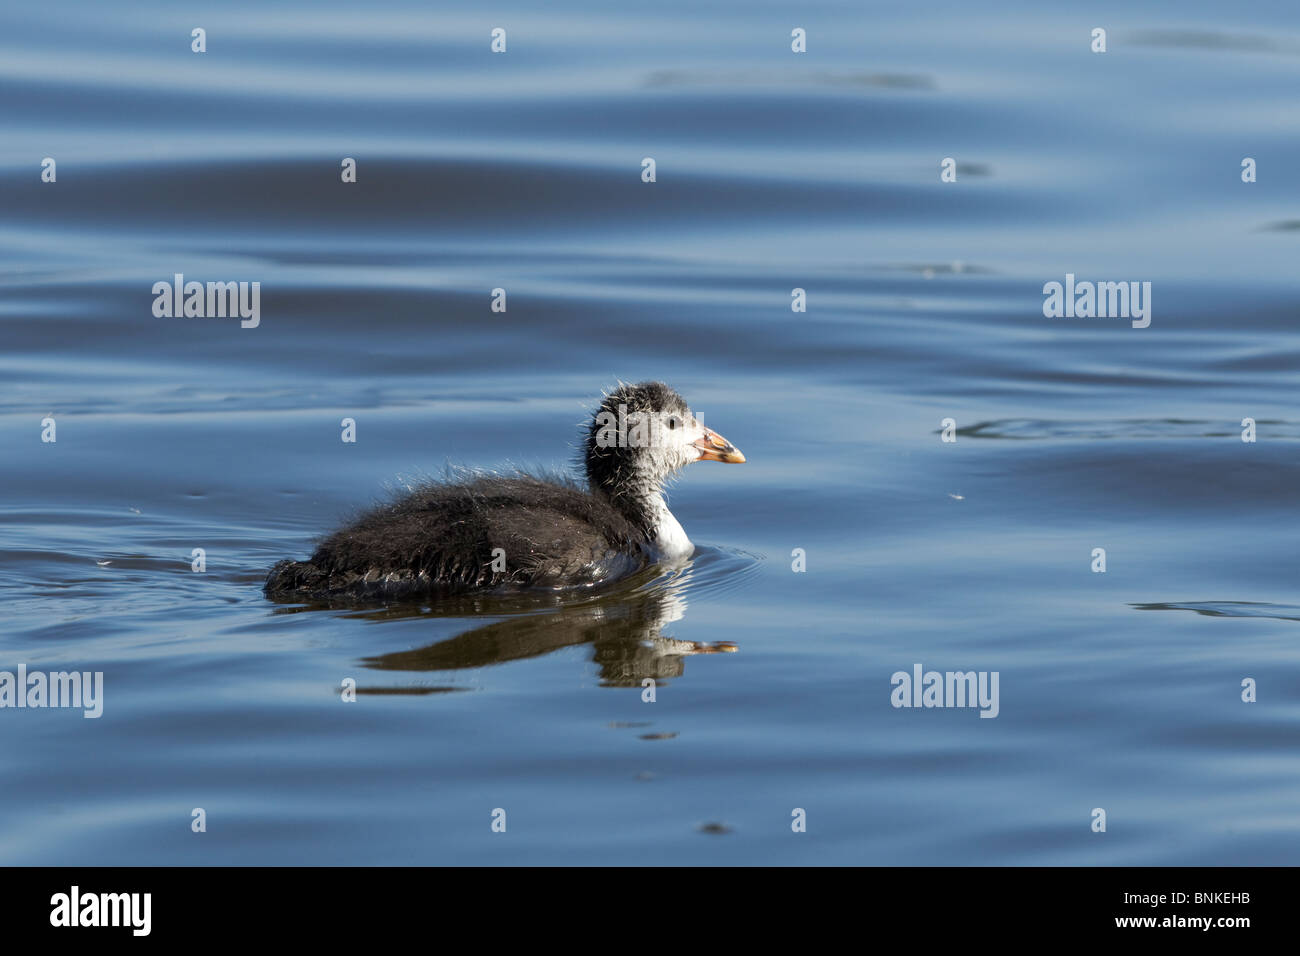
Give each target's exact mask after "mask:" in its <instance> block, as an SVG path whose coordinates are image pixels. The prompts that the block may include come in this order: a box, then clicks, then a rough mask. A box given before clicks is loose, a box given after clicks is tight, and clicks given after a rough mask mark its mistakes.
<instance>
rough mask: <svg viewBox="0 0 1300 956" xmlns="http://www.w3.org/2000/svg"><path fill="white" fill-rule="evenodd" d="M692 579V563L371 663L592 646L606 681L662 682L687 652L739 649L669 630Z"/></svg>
mask: <svg viewBox="0 0 1300 956" xmlns="http://www.w3.org/2000/svg"><path fill="white" fill-rule="evenodd" d="M688 579H689V562H687V563H684V564H683V565H682V566H681V567H680V568H679V570H678V571H677V572H675V573H674V574H672V575H671V576H670V577H669V578H668V579H667V580H665V581H658V582H655V583H653V584H650V585H648V586H646V585H638V586H635V587H631V588H627V589H624V590H623V591H621V592H617V593H605V594H602V595H601V596H600V597H598V598H593V599H589V600H584V601H580V602H577V603H570V604H563V605H561V606H560V607H558V608H555V609H552V610H548V611H542V612H538V613H532V614H516V615H515V616H512V617H507V618H505V619H504V620H499V621H495V622H493V623H491V624H487V625H484V626H481V627H476V628H473V629H472V630H468V631H465V632H464V633H462V634H459V635H457V636H456V637H452V638H449V639H447V640H444V641H439V642H438V643H436V644H431V645H429V646H428V647H422V648H419V649H418V650H405V651H395V652H393V653H391V654H383V655H380V656H378V657H370V658H367V659H366V661H365V663H366V665H367V666H368V667H372V668H375V669H377V670H396V671H448V670H461V669H464V668H475V667H484V666H487V665H489V664H499V663H502V662H505V661H513V660H521V659H524V658H529V657H538V656H540V655H542V654H548V653H550V652H551V651H555V650H559V649H560V648H564V647H572V646H576V645H580V644H591V645H592V650H593V658H594V660H595V661H596V663H597V665H598V666H599V668H600V678H601V683H602V684H603V685H605V686H609V687H629V686H640V683H641V681H642V680H643V679H644V678H647V677H651V678H654V679H655V680H656V681H660V680H666V679H668V678H672V677H681V676H682V674H683V669H684V665H685V659H686V658H687V657H688V656H690V655H693V654H712V653H718V652H725V651H734V650H735V649H736V647H735V645H734V644H731V643H729V642H725V643H717V644H706V643H702V642H698V641H682V640H677V639H675V638H673V637H670V636H667V635H665V634H663V629H664V628H665V627H666V626H667V625H669V624H671V623H673V622H675V621H678V620H681V618H682V616H683V615H684V614H685V612H686V598H685V583H686V581H687V580H688ZM493 610H498V608H496V607H493V606H492V605H491V604H489V605H487V606H484V605H483V604H482V602H478V612H479V613H483V612H486V613H492V611H493Z"/></svg>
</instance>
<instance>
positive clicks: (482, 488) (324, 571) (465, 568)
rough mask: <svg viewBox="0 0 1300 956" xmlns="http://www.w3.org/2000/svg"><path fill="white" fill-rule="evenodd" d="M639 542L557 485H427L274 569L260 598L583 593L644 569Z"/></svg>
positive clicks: (617, 520)
mask: <svg viewBox="0 0 1300 956" xmlns="http://www.w3.org/2000/svg"><path fill="white" fill-rule="evenodd" d="M645 541H646V536H645V533H644V532H643V531H642V530H640V529H639V528H638V527H637V526H635V525H634V524H633V523H632V522H631V521H629V520H628V519H627V518H625V517H624V516H623V515H622V514H621V513H620V512H619V511H618V510H617V509H615V508H614V507H613V506H612V505H611V504H610V503H609V501H608V499H606V498H605V497H604V496H603V495H598V494H597V495H593V494H591V493H589V492H588V491H587V490H586V489H584V488H582V487H580V486H578V485H577V484H575V483H573V482H571V481H568V480H564V479H543V478H538V477H533V476H531V475H517V476H499V475H476V476H473V477H471V478H469V479H468V480H465V481H460V482H454V483H443V482H432V483H429V484H426V485H423V486H421V487H419V488H416V489H415V490H413V491H411V492H410V493H408V494H406V495H404V496H402V497H400V498H398V499H396V500H394V501H392V502H390V503H388V504H385V505H381V506H379V507H377V508H373V509H371V510H370V511H368V512H366V513H365V514H363V515H361V516H359V517H358V518H356V519H355V520H354V521H352V522H351V523H350V524H349V525H347V526H346V527H344V528H343V529H341V530H339V531H337V532H335V533H334V534H332V535H330V536H329V537H328V538H326V539H325V540H324V541H322V542H321V544H320V545H319V547H318V548H317V549H316V552H315V553H314V554H313V555H312V556H311V558H310V559H309V560H308V561H281V562H280V563H279V564H277V565H276V566H275V567H274V568H272V569H271V574H270V576H269V577H268V579H267V582H266V592H267V594H269V595H270V596H272V597H282V598H296V599H314V600H322V599H324V600H328V599H367V600H373V599H385V600H400V599H412V598H419V597H423V596H437V595H446V594H457V593H465V592H467V591H489V590H498V589H508V588H530V587H531V588H556V587H583V586H590V585H593V584H599V583H603V582H605V581H610V580H614V579H616V578H619V577H623V576H625V575H627V574H631V573H633V572H634V571H637V570H639V569H640V568H642V567H644V566H645V565H646V564H647V563H649V560H648V558H647V557H646V556H645V553H644V549H643V547H642V546H643V544H644V543H645Z"/></svg>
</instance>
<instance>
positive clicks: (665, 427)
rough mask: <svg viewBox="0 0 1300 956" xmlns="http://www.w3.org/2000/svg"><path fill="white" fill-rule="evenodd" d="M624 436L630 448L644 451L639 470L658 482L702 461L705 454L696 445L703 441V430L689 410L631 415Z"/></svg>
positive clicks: (638, 461) (635, 413)
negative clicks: (695, 462)
mask: <svg viewBox="0 0 1300 956" xmlns="http://www.w3.org/2000/svg"><path fill="white" fill-rule="evenodd" d="M624 434H625V435H626V442H627V444H628V445H629V446H631V447H634V448H639V449H641V454H640V455H638V456H637V458H636V459H635V460H636V461H637V470H638V471H639V472H640V473H641V474H643V475H645V476H647V477H650V478H653V479H656V480H658V479H661V478H667V477H668V476H669V475H671V474H672V473H673V472H675V471H678V470H679V469H681V468H685V467H686V466H687V465H689V464H690V463H691V462H693V461H699V460H700V456H701V454H703V453H702V452H701V451H700V449H699V448H696V447H695V442H697V441H698V440H700V439H701V438H703V437H704V426H703V425H701V424H700V422H699V420H698V419H696V417H695V416H694V414H692V413H691V412H690V411H689V410H688V411H687V412H685V413H684V414H682V413H677V412H632V413H629V414H628V416H627V418H626V430H625V433H624Z"/></svg>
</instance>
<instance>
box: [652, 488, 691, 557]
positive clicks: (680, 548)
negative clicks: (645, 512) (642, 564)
mask: <svg viewBox="0 0 1300 956" xmlns="http://www.w3.org/2000/svg"><path fill="white" fill-rule="evenodd" d="M650 510H651V513H652V514H653V515H654V528H655V534H654V548H655V551H657V552H658V554H659V557H661V558H670V559H671V558H687V557H690V555H691V552H693V551H694V550H695V545H693V544H691V539H690V538H688V537H686V531H685V529H684V528H682V525H681V522H680V521H678V520H677V519H676V518H675V517H673V513H672V512H671V511H669V510H668V505H667V503H665V502H664V497H663V495H655V496H654V497H653V498H652V499H651V500H650Z"/></svg>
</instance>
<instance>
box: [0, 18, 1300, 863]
mask: <svg viewBox="0 0 1300 956" xmlns="http://www.w3.org/2000/svg"><path fill="white" fill-rule="evenodd" d="M195 27H203V28H204V29H205V30H206V31H207V52H206V53H203V54H196V53H193V52H191V49H190V43H191V37H190V31H191V30H192V29H193V28H195ZM494 27H503V28H505V29H506V31H507V52H506V53H504V54H493V53H492V52H491V51H490V49H489V44H490V33H491V30H492V29H493V28H494ZM795 27H802V28H804V29H805V30H806V31H807V36H808V41H807V42H808V51H807V52H806V53H804V54H795V53H792V52H791V50H790V42H791V40H790V31H791V30H792V29H793V28H795ZM1094 27H1104V28H1105V29H1106V30H1107V41H1108V49H1107V52H1106V53H1104V54H1100V53H1094V52H1092V51H1091V50H1090V43H1091V39H1090V34H1091V31H1092V29H1093V28H1094ZM1298 83H1300V11H1298V10H1297V8H1296V7H1295V5H1294V4H1293V3H1264V2H1239V3H1234V4H1231V5H1227V6H1225V5H1223V4H1219V3H1209V2H1180V3H1172V2H1169V3H1156V4H1147V5H1143V6H1142V8H1140V9H1139V8H1135V7H1134V5H1133V4H1130V3H1121V2H1114V0H1107V2H1100V3H1089V4H1074V5H1068V6H1067V5H1059V6H1058V5H1044V4H1042V3H1036V2H1023V3H1022V2H1006V0H1002V2H1000V3H998V4H996V5H971V4H966V3H959V2H956V0H939V2H934V3H927V4H909V5H895V4H888V5H886V4H862V3H849V2H844V3H818V4H816V5H814V6H812V7H809V6H807V5H793V4H785V3H770V2H755V0H746V2H743V3H742V2H734V3H731V2H728V3H720V2H713V3H708V4H699V3H683V2H667V3H659V4H654V5H652V6H644V5H642V6H619V7H611V6H609V5H607V4H601V3H594V2H573V0H562V2H555V3H548V4H546V5H544V7H538V6H536V5H529V4H522V3H510V2H506V3H499V4H494V5H492V6H491V8H490V9H488V8H484V7H483V6H482V5H480V4H460V5H457V4H430V3H425V2H419V3H417V2H410V3H404V2H394V0H386V2H383V3H379V4H370V5H360V6H357V5H353V4H344V3H337V2H324V3H321V2H313V3H307V2H303V0H294V2H289V3H281V4H275V5H270V6H268V5H266V4H262V3H230V4H223V5H220V6H217V7H202V8H185V7H178V6H177V5H176V4H174V3H162V2H159V3H142V2H135V3H131V4H113V5H104V4H98V3H91V2H88V0H79V2H47V3H44V4H28V5H23V6H17V5H9V6H7V7H6V8H4V10H3V11H0V382H2V383H3V387H2V388H0V488H3V495H0V608H2V611H0V670H8V671H14V670H16V668H17V667H18V666H19V665H20V664H22V665H25V666H26V667H27V668H28V669H29V670H43V671H59V670H69V669H76V670H82V671H92V672H93V671H102V672H103V674H104V697H103V715H102V717H100V718H98V719H85V718H83V717H82V714H81V712H80V711H78V710H71V709H63V710H56V709H22V710H19V709H0V774H3V779H4V781H5V786H4V787H3V788H0V862H3V863H9V864H117V863H126V864H157V863H170V864H176V863H179V864H235V863H239V864H246V863H263V864H280V863H312V864H316V863H348V864H446V863H453V864H465V863H525V864H533V863H573V864H631V865H640V864H646V863H677V864H681V863H686V864H715V863H744V864H750V863H802V864H813V863H826V864H858V863H873V864H965V863H980V864H1121V865H1123V864H1256V863H1259V864H1262V863H1268V864H1286V863H1295V862H1296V861H1297V859H1298V854H1300V760H1297V757H1296V743H1297V740H1298V739H1300V556H1298V555H1297V542H1298V540H1300V538H1298V535H1297V523H1296V514H1297V510H1296V494H1297V488H1300V463H1298V462H1297V452H1298V451H1300V414H1298V413H1297V411H1296V408H1295V402H1294V399H1295V395H1296V387H1297V385H1300V374H1298V372H1297V369H1298V367H1300V331H1298V330H1297V325H1298V324H1300V313H1298V308H1300V288H1298V287H1297V279H1296V269H1295V265H1296V261H1297V255H1298V254H1300V177H1297V175H1296V172H1297V162H1298V160H1297V157H1300V135H1298V133H1297V131H1298V130H1300V99H1297V97H1296V90H1297V88H1298V86H1297V84H1298ZM46 157H49V158H52V159H54V160H55V161H56V164H57V166H56V170H57V173H56V175H57V178H56V181H55V182H53V183H46V182H42V181H41V163H42V160H43V159H44V158H46ZM344 157H352V158H354V159H356V161H357V182H355V183H351V184H344V183H342V182H341V177H340V164H341V162H342V160H343V158H344ZM646 157H651V158H653V159H654V160H655V161H656V181H655V182H654V183H644V182H642V180H641V172H642V160H643V159H644V158H646ZM945 157H952V158H954V159H955V160H956V163H957V180H956V182H950V183H945V182H941V179H940V164H941V161H942V160H943V159H944V158H945ZM1245 157H1251V158H1253V159H1254V160H1255V161H1256V163H1257V169H1258V180H1257V181H1256V182H1254V183H1243V182H1242V179H1241V162H1242V159H1243V158H1245ZM176 273H183V274H184V275H185V276H186V278H187V279H193V280H199V281H207V280H213V281H250V282H251V281H257V282H260V283H261V286H260V288H261V311H260V324H258V326H257V327H256V328H241V327H240V323H239V321H238V320H237V319H230V318H224V319H222V318H193V317H191V318H159V317H155V316H154V314H153V312H152V304H153V299H154V296H153V294H152V292H151V289H152V286H153V284H154V283H155V282H158V281H165V282H170V281H171V279H172V276H173V275H174V274H176ZM1067 273H1070V274H1074V275H1076V276H1077V277H1078V278H1079V279H1080V280H1095V281H1129V280H1132V281H1146V282H1150V283H1151V288H1152V293H1151V319H1152V321H1151V324H1150V326H1149V327H1148V328H1145V329H1135V328H1133V327H1132V326H1131V324H1130V322H1129V321H1127V320H1116V319H1095V318H1094V319H1086V318H1076V319H1065V318H1060V319H1053V318H1046V317H1044V314H1043V300H1044V294H1043V286H1044V284H1045V283H1047V282H1051V281H1062V282H1063V281H1064V278H1065V275H1066V274H1067ZM796 287H797V288H802V289H805V290H806V294H807V311H806V312H804V313H795V312H792V311H791V290H792V289H794V288H796ZM495 288H504V289H505V290H507V294H508V311H506V312H505V313H496V312H493V311H492V310H491V308H490V305H491V297H492V290H493V289H495ZM651 378H654V379H662V380H664V381H667V382H669V383H671V384H672V385H674V386H675V387H676V388H678V389H679V390H680V391H681V392H682V393H683V394H684V395H685V396H686V398H687V399H688V400H689V401H690V402H691V404H692V406H693V407H694V408H695V409H696V411H698V412H699V413H701V414H702V415H703V416H704V419H705V421H706V422H707V423H708V424H709V425H710V426H712V427H714V428H716V429H717V430H719V431H720V432H722V433H723V434H725V435H726V436H727V437H728V438H730V439H731V440H732V441H734V442H735V443H736V444H737V445H738V446H739V447H740V448H741V449H742V450H743V451H744V453H745V455H746V456H747V458H748V463H747V464H745V465H743V466H731V465H728V466H722V465H716V464H706V463H702V464H699V465H695V466H692V467H691V469H689V472H688V473H687V474H686V475H685V476H684V477H683V479H682V480H681V481H680V482H679V483H678V484H677V485H675V487H674V490H673V493H672V498H671V503H672V507H673V510H674V512H675V514H676V515H677V516H678V518H679V519H680V520H681V521H682V523H683V525H684V526H685V527H686V529H687V530H688V532H689V533H690V534H691V536H692V538H693V539H694V540H695V542H696V543H697V545H698V551H697V554H696V556H695V558H694V560H693V562H692V563H691V564H690V565H689V566H688V567H687V568H685V569H681V570H678V571H675V572H664V573H661V574H654V573H651V574H650V575H647V576H644V577H642V578H639V579H636V580H634V581H630V582H627V583H626V584H624V585H622V586H620V587H617V588H612V589H610V590H609V591H608V592H607V593H599V594H595V595H590V594H589V595H584V596H580V597H576V598H571V599H566V600H559V601H556V600H553V599H552V600H545V599H540V598H539V599H537V600H535V601H531V602H530V601H510V602H501V601H490V600H489V601H481V602H456V603H453V604H447V605H442V606H413V607H389V608H357V609H351V610H348V609H336V610H328V609H306V608H301V607H295V606H292V605H276V604H272V603H270V602H268V601H267V600H266V599H265V597H264V596H263V595H262V594H261V591H260V585H261V582H262V580H263V579H264V577H265V574H266V571H267V569H268V568H269V567H270V566H271V565H272V564H273V563H274V562H275V561H277V560H279V559H281V558H283V557H288V556H292V557H297V558H301V557H303V556H305V555H306V554H308V553H309V552H310V550H311V547H312V542H313V541H314V540H315V539H316V538H317V537H318V536H320V535H322V534H324V533H326V532H328V531H330V530H332V528H333V527H335V526H336V525H337V524H338V523H339V522H340V521H341V520H343V519H344V518H346V517H347V516H348V515H349V514H351V513H352V512H353V511H354V510H355V509H357V508H359V507H362V506H365V505H367V504H369V503H370V502H372V501H374V500H376V499H377V498H379V497H380V496H382V495H383V494H384V493H386V491H388V490H391V489H394V488H400V487H402V486H403V485H404V484H405V483H408V482H410V481H411V480H413V479H415V478H417V477H418V476H420V475H424V474H437V473H438V472H439V471H440V470H441V469H442V468H443V467H444V466H445V465H447V464H463V465H473V466H483V467H500V466H507V465H524V466H541V467H560V468H564V467H568V466H569V464H570V462H571V458H572V454H573V448H574V442H575V441H576V438H577V435H578V425H579V423H581V422H582V421H583V420H584V418H585V417H586V416H587V415H588V413H589V411H590V409H591V408H592V405H593V403H594V401H595V400H596V399H597V398H598V396H599V394H600V391H601V389H602V388H605V387H608V386H610V385H612V384H614V383H615V382H616V381H617V380H618V379H624V380H629V381H635V380H642V379H651ZM47 418H53V419H54V421H55V423H56V429H57V431H56V434H57V440H56V441H55V442H52V443H51V442H43V441H42V440H41V435H42V430H43V425H42V421H43V420H44V419H47ZM344 418H352V419H354V421H355V422H356V428H357V441H356V442H355V443H344V442H343V441H341V440H340V433H341V430H342V429H341V425H340V423H341V422H342V420H343V419H344ZM947 418H951V419H952V420H953V422H954V426H955V437H956V441H955V442H945V441H943V440H942V437H943V436H942V434H941V432H942V426H941V423H942V421H943V420H944V419H947ZM1243 418H1252V419H1254V420H1255V422H1256V428H1257V441H1255V442H1253V443H1250V442H1243V441H1242V440H1241V436H1242V430H1243V429H1242V425H1241V421H1242V419H1243ZM195 548H202V549H204V550H205V552H206V562H207V563H206V571H204V572H203V573H195V572H194V571H192V570H191V553H192V551H193V549H195ZM1096 548H1104V549H1105V552H1106V562H1107V564H1106V571H1105V573H1098V572H1094V571H1093V570H1092V566H1093V563H1094V559H1093V551H1094V549H1096ZM796 549H802V554H803V556H804V561H805V562H806V570H804V571H802V572H798V571H795V570H793V569H792V565H793V564H794V562H795V561H796V558H795V557H794V556H793V553H794V552H795V551H796ZM918 663H919V664H921V665H923V667H924V668H925V669H934V670H938V671H950V670H953V671H968V670H975V671H988V672H997V673H998V674H999V676H1000V684H999V686H1000V706H999V712H998V716H997V717H996V718H995V719H981V718H980V717H979V716H978V711H977V710H975V709H971V708H932V709H926V708H921V709H914V708H895V707H893V706H892V705H891V690H892V686H891V675H893V674H894V673H895V672H896V671H906V672H909V673H910V672H911V670H912V668H913V665H914V664H918ZM647 677H648V678H653V679H654V680H655V681H656V700H655V701H654V702H653V703H647V702H644V701H643V700H642V681H643V680H644V679H645V678H647ZM349 678H350V679H352V680H354V681H355V682H356V684H357V686H358V689H359V691H360V692H359V693H358V695H357V699H356V701H355V702H352V703H345V702H343V701H342V700H341V687H342V684H343V682H344V681H345V680H347V679H349ZM1247 678H1251V679H1253V680H1254V681H1255V682H1256V686H1257V698H1258V699H1257V701H1256V702H1254V703H1245V702H1243V700H1242V697H1241V695H1242V681H1243V680H1245V679H1247ZM195 808H202V809H203V810H204V812H205V814H206V832H203V833H196V832H193V830H192V828H191V822H192V814H193V811H194V810H195ZM498 808H500V809H501V810H504V811H505V814H506V819H507V826H506V831H505V832H504V833H497V832H493V830H492V826H491V824H492V815H493V811H494V810H496V809H498ZM795 808H802V809H803V810H804V811H806V815H807V832H805V833H795V832H793V831H792V828H791V821H792V811H793V810H794V809H795ZM1094 808H1101V809H1104V810H1105V812H1106V819H1107V828H1106V832H1104V833H1100V832H1094V831H1093V829H1092V823H1093V811H1094Z"/></svg>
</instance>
